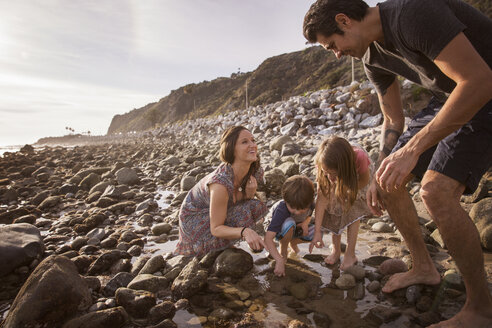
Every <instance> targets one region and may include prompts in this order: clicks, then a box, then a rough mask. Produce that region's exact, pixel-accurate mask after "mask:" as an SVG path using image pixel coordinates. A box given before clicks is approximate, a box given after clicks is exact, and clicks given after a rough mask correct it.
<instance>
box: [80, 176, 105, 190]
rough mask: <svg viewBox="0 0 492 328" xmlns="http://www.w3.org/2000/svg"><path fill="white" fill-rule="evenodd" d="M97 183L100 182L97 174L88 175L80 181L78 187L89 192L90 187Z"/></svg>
mask: <svg viewBox="0 0 492 328" xmlns="http://www.w3.org/2000/svg"><path fill="white" fill-rule="evenodd" d="M99 182H101V177H100V176H99V174H96V173H90V174H89V175H88V176H86V177H85V178H83V179H82V181H80V183H79V187H80V188H81V189H82V190H85V191H89V190H91V188H92V187H94V186H95V185H97V184H98V183H99Z"/></svg>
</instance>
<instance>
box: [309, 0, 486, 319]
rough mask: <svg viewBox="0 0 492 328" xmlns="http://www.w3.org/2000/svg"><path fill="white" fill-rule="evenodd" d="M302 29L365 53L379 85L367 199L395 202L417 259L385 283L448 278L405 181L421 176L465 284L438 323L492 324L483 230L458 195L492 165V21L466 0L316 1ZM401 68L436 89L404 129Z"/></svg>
mask: <svg viewBox="0 0 492 328" xmlns="http://www.w3.org/2000/svg"><path fill="white" fill-rule="evenodd" d="M303 31H304V36H305V37H306V39H307V40H308V41H309V42H311V43H316V42H318V43H320V44H321V45H322V46H323V47H324V48H325V49H327V50H332V51H333V52H334V53H335V55H336V57H337V58H340V57H341V56H344V55H349V56H352V57H356V58H361V59H362V61H363V63H364V67H365V70H366V74H367V76H368V78H369V79H370V81H371V82H372V83H373V84H374V85H375V87H376V90H377V92H378V97H379V103H380V106H381V110H382V112H383V115H384V123H383V127H382V131H381V147H380V148H381V152H380V156H379V163H380V166H379V169H378V171H377V173H376V176H375V179H374V181H372V182H371V186H370V188H369V191H368V193H367V201H368V205H369V206H370V207H371V209H372V210H373V212H374V213H375V214H378V215H381V211H382V210H383V209H384V208H386V209H387V211H388V213H389V214H390V216H391V218H392V219H393V220H394V222H395V223H396V225H397V227H398V229H399V230H400V232H401V234H402V236H403V238H404V239H405V241H406V244H407V246H408V248H409V250H410V253H411V255H412V261H413V265H412V269H411V270H410V271H408V272H405V273H400V274H395V275H393V276H392V277H391V279H390V280H389V281H388V282H387V284H386V285H385V286H384V288H383V291H384V292H387V293H390V292H393V291H394V290H397V289H400V288H404V287H407V286H410V285H414V284H429V285H433V284H438V283H439V281H440V275H439V273H438V272H437V270H436V268H435V266H434V265H433V263H432V260H431V258H430V256H429V253H428V252H427V249H426V246H425V244H424V241H423V239H422V236H421V232H420V228H419V225H418V217H417V212H416V210H415V206H414V204H413V202H412V199H411V198H410V196H409V194H408V192H407V191H406V188H405V185H406V183H407V182H408V181H410V180H411V179H412V178H413V177H414V176H417V177H419V178H421V179H422V188H421V191H420V195H421V197H422V200H423V202H424V204H425V207H426V209H427V210H428V212H429V214H430V215H431V217H432V219H433V220H434V222H435V223H436V224H437V227H438V228H439V231H440V233H441V235H442V238H443V240H444V242H445V244H446V245H447V248H448V250H449V253H450V254H451V255H452V256H453V259H454V260H455V262H456V264H457V266H458V268H459V270H460V272H461V274H462V276H463V279H464V281H465V285H466V290H467V298H466V303H465V305H464V307H463V308H462V309H461V311H460V312H459V313H458V314H457V315H456V316H454V317H453V318H451V319H450V320H448V321H446V322H441V323H440V324H438V325H436V327H491V326H492V298H491V295H490V293H489V290H488V285H487V280H486V276H485V270H484V262H483V253H482V250H481V247H480V240H479V235H478V231H477V229H476V228H475V226H474V224H473V222H472V221H471V219H470V217H469V216H468V214H467V213H466V212H465V211H464V210H463V209H462V208H461V206H460V203H459V201H460V197H461V195H462V194H463V193H464V192H466V193H471V192H473V190H475V189H476V187H477V185H478V183H479V181H480V178H481V177H482V175H483V174H484V173H485V172H486V170H487V169H488V168H489V167H490V166H491V164H492V100H491V99H492V70H491V67H492V37H491V35H492V21H491V20H490V19H489V18H487V17H486V16H485V15H483V14H482V13H480V12H479V11H477V10H476V9H474V8H473V7H471V6H469V5H467V4H466V3H464V2H462V1H460V0H432V1H429V0H388V1H386V2H382V3H380V4H378V6H376V7H371V8H369V7H368V5H367V4H366V3H365V2H363V1H362V0H318V1H317V2H316V3H314V4H313V5H312V6H311V8H310V9H309V11H308V13H307V14H306V16H305V18H304V26H303ZM397 76H402V77H405V78H407V79H409V80H410V81H413V82H415V83H418V84H420V85H422V86H424V87H426V88H428V89H429V90H430V91H432V92H433V93H434V94H435V97H434V98H433V99H432V100H431V102H430V103H429V105H428V106H427V107H426V108H425V109H423V110H422V112H421V113H419V114H417V116H415V118H414V119H413V120H412V122H411V123H410V124H409V126H408V130H407V131H406V132H405V133H404V134H402V131H403V126H404V115H403V109H402V103H401V99H400V91H399V84H398V79H397Z"/></svg>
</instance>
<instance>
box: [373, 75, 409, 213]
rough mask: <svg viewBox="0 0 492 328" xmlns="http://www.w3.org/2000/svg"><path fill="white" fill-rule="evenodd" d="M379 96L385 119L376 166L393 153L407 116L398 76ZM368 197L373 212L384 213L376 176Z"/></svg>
mask: <svg viewBox="0 0 492 328" xmlns="http://www.w3.org/2000/svg"><path fill="white" fill-rule="evenodd" d="M378 98H379V105H380V107H381V111H382V113H383V117H384V121H383V126H382V129H381V142H380V148H379V157H378V161H377V163H376V168H377V167H379V165H380V164H381V162H382V161H383V160H384V159H385V158H386V157H387V156H388V155H389V154H390V153H391V150H392V149H393V147H395V145H396V143H397V141H398V138H399V137H400V135H401V134H402V132H403V127H404V125H405V116H404V115H403V106H402V103H401V97H400V85H399V83H398V80H397V79H396V78H395V80H394V81H393V83H392V84H391V85H390V86H389V87H388V89H386V91H385V92H384V93H383V94H379V93H378ZM366 198H367V205H368V206H369V208H370V209H371V211H372V212H373V214H375V215H382V211H383V209H384V207H383V203H382V202H381V200H380V199H379V196H378V193H377V186H376V179H374V178H373V179H372V181H371V183H370V185H369V188H368V190H367V193H366Z"/></svg>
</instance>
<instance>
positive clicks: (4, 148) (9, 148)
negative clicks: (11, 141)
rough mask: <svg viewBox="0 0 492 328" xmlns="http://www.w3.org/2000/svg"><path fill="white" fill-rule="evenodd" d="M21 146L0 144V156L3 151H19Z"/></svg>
mask: <svg viewBox="0 0 492 328" xmlns="http://www.w3.org/2000/svg"><path fill="white" fill-rule="evenodd" d="M22 147H23V146H22V145H14V146H0V156H3V153H5V152H16V151H19V150H20V149H21V148H22Z"/></svg>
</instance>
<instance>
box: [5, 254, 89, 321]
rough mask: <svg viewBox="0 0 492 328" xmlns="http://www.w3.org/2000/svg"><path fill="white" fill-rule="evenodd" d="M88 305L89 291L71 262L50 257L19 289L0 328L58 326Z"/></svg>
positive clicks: (56, 256) (64, 258)
mask: <svg viewBox="0 0 492 328" xmlns="http://www.w3.org/2000/svg"><path fill="white" fill-rule="evenodd" d="M91 302H92V299H91V294H90V292H89V288H88V287H87V284H86V282H85V281H84V280H83V279H82V278H81V277H80V276H79V274H78V272H77V269H76V267H75V265H74V264H73V263H72V261H70V260H69V259H68V258H66V257H65V256H58V255H53V256H50V257H48V258H46V259H45V260H44V261H42V262H41V263H40V264H39V265H38V267H37V268H36V269H35V270H34V271H33V273H32V274H31V275H30V276H29V278H28V279H27V281H26V283H25V284H24V285H23V286H22V288H21V290H20V291H19V293H18V294H17V297H16V298H15V300H14V302H13V303H12V306H11V308H10V310H9V313H8V315H7V318H6V320H5V322H4V326H3V327H4V328H15V327H35V326H37V325H41V326H44V327H58V326H59V325H60V324H62V323H63V322H65V321H66V319H67V318H69V317H71V316H73V315H74V314H75V313H76V312H77V311H82V310H86V309H87V308H88V307H89V306H90V305H91Z"/></svg>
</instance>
